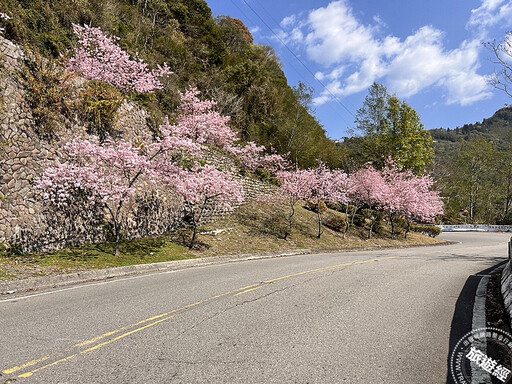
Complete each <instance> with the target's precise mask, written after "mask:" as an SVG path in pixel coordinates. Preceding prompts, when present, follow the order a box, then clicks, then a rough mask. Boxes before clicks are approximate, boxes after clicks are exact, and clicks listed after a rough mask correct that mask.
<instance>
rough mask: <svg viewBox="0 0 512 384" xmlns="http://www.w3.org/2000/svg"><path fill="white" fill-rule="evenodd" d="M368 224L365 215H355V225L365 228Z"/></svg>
mask: <svg viewBox="0 0 512 384" xmlns="http://www.w3.org/2000/svg"><path fill="white" fill-rule="evenodd" d="M365 224H366V219H365V217H364V216H363V215H354V225H355V226H356V227H364V226H365Z"/></svg>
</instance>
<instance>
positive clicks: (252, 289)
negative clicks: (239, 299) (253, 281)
mask: <svg viewBox="0 0 512 384" xmlns="http://www.w3.org/2000/svg"><path fill="white" fill-rule="evenodd" d="M264 286H265V285H263V284H261V285H259V286H257V287H254V288H251V289H246V290H245V291H242V292H238V293H235V294H234V295H233V296H240V295H243V294H244V293H249V292H252V291H255V290H257V289H260V288H263V287H264Z"/></svg>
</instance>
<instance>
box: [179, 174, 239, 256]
mask: <svg viewBox="0 0 512 384" xmlns="http://www.w3.org/2000/svg"><path fill="white" fill-rule="evenodd" d="M173 187H174V188H175V189H176V192H177V193H178V194H179V195H180V196H182V197H183V200H184V202H185V207H186V210H187V214H188V215H189V217H190V221H191V225H192V228H193V234H192V239H191V242H190V245H189V248H190V249H192V248H194V246H195V244H196V239H197V233H198V229H199V227H200V226H201V224H202V223H203V219H204V217H205V216H206V211H207V209H221V210H223V211H224V212H226V211H231V210H233V208H234V206H235V205H236V204H241V203H242V202H243V187H242V184H241V183H240V182H238V181H236V180H234V179H233V178H232V175H230V174H229V173H224V172H221V171H219V170H218V169H216V168H214V167H212V166H205V167H199V166H197V167H194V168H193V169H191V170H183V171H181V172H180V173H179V174H177V175H175V177H174V182H173Z"/></svg>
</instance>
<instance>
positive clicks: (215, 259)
mask: <svg viewBox="0 0 512 384" xmlns="http://www.w3.org/2000/svg"><path fill="white" fill-rule="evenodd" d="M311 253H312V250H310V249H298V250H293V251H286V252H279V253H277V252H267V253H262V254H255V255H254V254H251V255H236V256H212V257H204V258H198V259H187V260H176V261H164V262H161V263H153V264H138V265H129V266H126V267H114V268H106V269H98V270H92V271H84V272H74V273H69V274H64V275H55V276H41V277H30V278H28V279H23V280H13V281H4V282H0V297H1V296H3V295H11V294H15V293H22V292H29V291H36V290H47V289H52V288H59V287H64V286H68V285H74V284H79V283H90V282H94V281H100V280H109V279H114V278H118V277H127V276H136V275H143V274H147V273H155V272H169V271H178V270H182V269H188V268H194V267H202V266H207V265H215V264H226V263H233V262H239V261H249V260H259V259H270V258H277V257H286V256H296V255H306V254H311Z"/></svg>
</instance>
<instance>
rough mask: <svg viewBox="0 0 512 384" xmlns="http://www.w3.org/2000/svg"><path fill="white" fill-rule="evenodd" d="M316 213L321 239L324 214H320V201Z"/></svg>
mask: <svg viewBox="0 0 512 384" xmlns="http://www.w3.org/2000/svg"><path fill="white" fill-rule="evenodd" d="M316 211H317V212H316V213H317V215H318V238H320V236H322V213H321V212H320V200H318V205H317V206H316Z"/></svg>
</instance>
